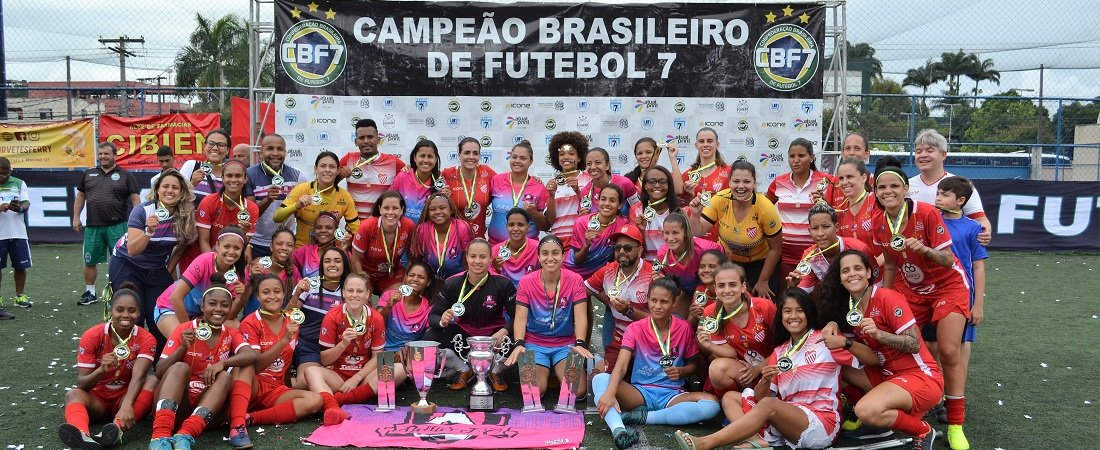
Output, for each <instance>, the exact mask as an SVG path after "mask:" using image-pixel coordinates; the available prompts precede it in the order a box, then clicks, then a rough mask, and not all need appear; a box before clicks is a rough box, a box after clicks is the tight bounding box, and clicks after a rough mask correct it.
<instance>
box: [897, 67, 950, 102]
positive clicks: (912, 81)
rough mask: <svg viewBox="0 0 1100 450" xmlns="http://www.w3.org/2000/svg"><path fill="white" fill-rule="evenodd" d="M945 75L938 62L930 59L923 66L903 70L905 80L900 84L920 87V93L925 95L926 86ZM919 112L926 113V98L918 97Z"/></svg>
mask: <svg viewBox="0 0 1100 450" xmlns="http://www.w3.org/2000/svg"><path fill="white" fill-rule="evenodd" d="M944 77H945V75H944V73H943V70H941V69H940V65H939V63H934V62H932V60H931V59H929V60H928V61H926V62H925V63H924V66H923V67H917V68H915V69H909V70H908V71H906V72H905V80H903V81H902V83H901V85H902V86H914V87H919V88H921V93H922V94H923V95H925V96H927V95H928V88H929V87H931V86H932V85H934V84H936V83H939V82H940V81H943V79H944ZM920 104H921V114H924V115H927V114H928V99H927V98H925V97H922V98H921V99H920Z"/></svg>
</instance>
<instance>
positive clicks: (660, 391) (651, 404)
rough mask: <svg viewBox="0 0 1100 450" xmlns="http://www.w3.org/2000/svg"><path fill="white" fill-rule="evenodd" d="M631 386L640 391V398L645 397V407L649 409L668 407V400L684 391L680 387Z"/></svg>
mask: <svg viewBox="0 0 1100 450" xmlns="http://www.w3.org/2000/svg"><path fill="white" fill-rule="evenodd" d="M633 386H634V388H635V389H637V390H638V392H641V393H642V398H644V399H645V407H646V408H648V409H649V410H650V411H655V410H658V409H665V408H666V407H668V402H671V401H672V399H674V398H676V396H677V395H680V394H683V393H684V390H683V389H680V388H667V387H657V386H639V385H633Z"/></svg>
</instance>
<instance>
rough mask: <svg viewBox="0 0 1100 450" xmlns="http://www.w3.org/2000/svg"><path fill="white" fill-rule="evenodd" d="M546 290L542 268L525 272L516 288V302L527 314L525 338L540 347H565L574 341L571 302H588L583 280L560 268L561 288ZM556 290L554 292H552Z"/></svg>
mask: <svg viewBox="0 0 1100 450" xmlns="http://www.w3.org/2000/svg"><path fill="white" fill-rule="evenodd" d="M557 286H558V285H557V283H555V287H553V288H550V289H549V290H548V289H546V286H545V284H544V283H543V282H542V269H539V270H536V271H534V272H531V273H529V274H527V276H525V277H523V279H522V280H520V282H519V288H518V289H517V290H516V304H517V305H524V306H526V307H527V309H528V310H529V312H528V313H527V336H526V340H527V341H528V342H530V343H532V344H535V345H541V346H543V347H563V346H568V345H570V344H572V343H573V341H574V340H576V336H575V333H574V329H573V328H574V327H573V305H575V304H577V303H584V302H586V301H588V293H587V292H586V291H585V289H584V279H582V278H581V276H580V275H577V274H575V273H573V272H571V271H569V270H567V269H562V271H561V285H560V286H561V288H560V290H558V288H557ZM555 291H557V293H556V294H557V295H555Z"/></svg>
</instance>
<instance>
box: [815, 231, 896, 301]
mask: <svg viewBox="0 0 1100 450" xmlns="http://www.w3.org/2000/svg"><path fill="white" fill-rule="evenodd" d="M837 239H838V240H839V241H840V246H839V248H838V249H837V252H838V254H839V252H843V251H845V250H848V249H853V250H859V251H860V253H863V254H864V255H867V259H869V260H871V283H873V284H876V285H877V284H880V283H882V269H881V268H879V266H878V261H877V260H876V259H875V254H874V253H872V251H871V246H869V245H867V244H864V243H863V241H860V240H859V239H854V238H849V237H843V236H840V237H838V238H837ZM818 250H819V249H818V248H817V244H810V246H809V247H806V250H805V251H803V252H802V257H801V258H799V262H801V261H806V262H808V263H809V264H810V273H808V274H806V275H803V276H802V281H799V283H798V287H800V288H802V290H804V291H806V292H813V291H814V288H815V287H817V283H818V282H819V281H821V280H823V279H825V273H826V272H828V271H829V264H831V263H832V261H829V260H828V259H826V258H825V255H822V254H821V253H818ZM811 254H812V255H814V257H813V258H809V259H807V257H808V256H810V255H811Z"/></svg>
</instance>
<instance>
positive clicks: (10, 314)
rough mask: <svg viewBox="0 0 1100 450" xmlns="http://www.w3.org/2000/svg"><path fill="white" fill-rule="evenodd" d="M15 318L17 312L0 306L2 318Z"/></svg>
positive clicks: (0, 318)
mask: <svg viewBox="0 0 1100 450" xmlns="http://www.w3.org/2000/svg"><path fill="white" fill-rule="evenodd" d="M14 318H15V314H12V313H10V312H7V311H4V308H0V320H12V319H14Z"/></svg>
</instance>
